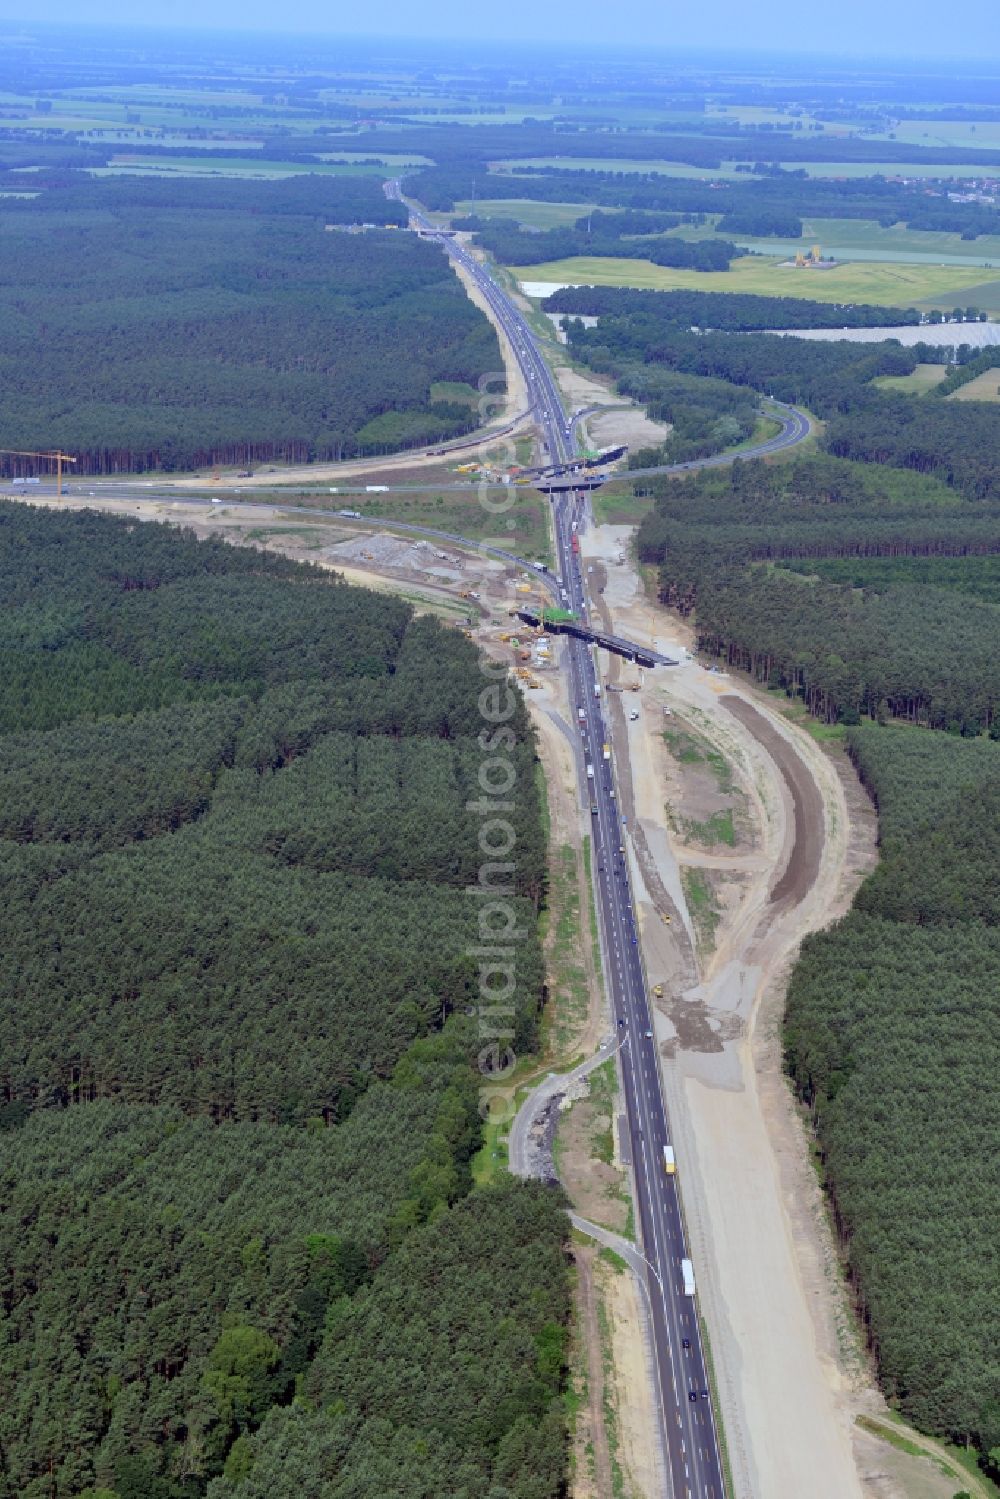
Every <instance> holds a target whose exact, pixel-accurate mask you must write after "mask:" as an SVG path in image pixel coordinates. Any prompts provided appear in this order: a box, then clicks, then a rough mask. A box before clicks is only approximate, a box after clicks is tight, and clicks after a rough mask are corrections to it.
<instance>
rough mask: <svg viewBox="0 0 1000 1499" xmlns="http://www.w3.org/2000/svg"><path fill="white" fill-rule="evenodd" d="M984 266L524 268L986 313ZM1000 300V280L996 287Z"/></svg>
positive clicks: (597, 260)
mask: <svg viewBox="0 0 1000 1499" xmlns="http://www.w3.org/2000/svg"><path fill="white" fill-rule="evenodd" d="M981 277H982V270H981V268H980V267H978V266H954V265H948V266H933V265H893V264H890V263H887V262H882V261H864V262H862V261H852V262H849V263H847V264H845V265H841V266H836V267H835V268H834V269H832V270H829V271H796V270H794V269H792V268H791V267H787V266H782V265H781V264H780V263H779V262H778V261H777V260H765V259H764V258H763V257H761V256H746V257H744V258H743V259H740V260H735V261H733V265H732V268H731V270H728V271H687V270H674V269H672V268H671V267H670V266H659V265H653V263H652V262H651V261H649V260H618V259H614V258H612V257H607V258H605V257H601V256H595V255H591V256H586V255H577V256H573V257H571V258H570V259H568V260H551V261H549V262H548V263H547V264H542V265H522V266H518V267H517V278H518V280H519V281H521V282H550V283H554V284H559V285H564V286H565V285H577V286H636V287H643V288H647V289H651V290H654V291H735V292H751V293H755V294H757V295H758V296H765V297H775V296H785V297H805V298H807V299H810V298H811V299H813V300H815V301H817V302H872V303H875V304H884V305H886V306H889V307H910V306H912V305H913V304H914V303H915V302H917V301H921V300H924V301H934V302H935V303H940V302H942V301H947V300H948V299H949V298H953V297H957V296H959V295H960V296H961V299H962V301H963V303H968V304H969V305H975V306H978V307H986V306H987V303H986V301H985V300H984V297H983V294H982V292H981V291H979V294H978V295H973V294H972V293H971V292H970V291H969V288H970V287H972V286H975V287H976V288H977V291H978V289H979V288H980V287H981V285H982V283H981V281H980V278H981ZM992 285H993V286H994V287H995V289H996V296H997V299H998V302H1000V276H998V279H997V280H996V281H995V282H994V283H992Z"/></svg>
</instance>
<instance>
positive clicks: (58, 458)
mask: <svg viewBox="0 0 1000 1499" xmlns="http://www.w3.org/2000/svg"><path fill="white" fill-rule="evenodd" d="M0 454H6V455H7V456H8V457H10V458H48V459H49V460H50V461H54V462H55V466H56V494H62V492H63V487H62V466H63V464H64V463H76V461H77V460H76V459H75V458H73V457H71V455H70V454H69V453H64V452H63V451H62V449H61V448H56V449H55V451H54V452H52V453H32V452H31V451H30V450H28V449H25V448H0Z"/></svg>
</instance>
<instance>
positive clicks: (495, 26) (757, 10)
mask: <svg viewBox="0 0 1000 1499" xmlns="http://www.w3.org/2000/svg"><path fill="white" fill-rule="evenodd" d="M20 19H24V20H25V21H26V22H28V24H30V22H31V21H36V22H37V21H69V22H77V23H80V22H95V23H100V22H113V23H119V22H123V23H128V24H132V25H134V24H136V23H139V22H141V23H143V24H148V25H164V26H183V27H188V26H199V27H202V26H208V27H216V28H219V29H225V30H230V29H232V30H246V29H253V30H269V31H285V32H288V31H307V32H325V33H328V34H334V35H337V34H339V35H348V34H350V35H365V36H386V35H395V36H401V37H410V36H424V37H428V38H438V37H454V38H456V39H461V38H468V39H470V40H473V39H474V40H483V39H488V38H493V37H509V38H512V39H513V38H519V39H523V40H529V41H530V40H537V41H563V42H565V43H566V44H567V45H568V46H570V47H571V48H572V46H573V44H574V43H580V42H582V43H584V44H589V45H594V44H601V43H605V44H607V43H612V44H615V45H618V46H630V45H634V46H640V47H641V46H650V45H653V46H658V47H659V46H666V47H669V46H670V45H671V44H674V45H676V46H681V47H708V48H711V47H719V46H721V47H725V48H726V49H727V50H728V49H734V48H753V49H754V50H761V49H765V50H772V51H778V50H780V51H790V52H823V51H835V52H836V53H838V54H839V55H844V54H845V53H852V54H854V55H868V56H872V55H875V56H880V57H888V58H893V57H896V58H912V57H928V58H932V59H938V60H941V59H943V58H947V57H958V56H966V57H969V58H979V59H985V58H990V59H995V58H996V57H997V56H998V55H1000V6H998V4H997V0H949V3H948V4H947V5H943V4H941V3H940V0H785V3H784V4H776V5H772V6H767V7H765V6H760V5H753V4H748V3H747V0H706V3H702V4H691V3H690V0H613V3H609V0H503V3H502V4H500V5H490V4H487V3H484V0H421V3H419V4H415V3H412V0H411V3H407V0H365V3H363V4H360V5H349V4H345V3H344V0H280V3H279V0H145V3H143V4H141V5H137V4H136V3H135V0H0V20H2V21H8V20H20Z"/></svg>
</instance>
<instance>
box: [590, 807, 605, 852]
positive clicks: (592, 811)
mask: <svg viewBox="0 0 1000 1499" xmlns="http://www.w3.org/2000/svg"><path fill="white" fill-rule="evenodd" d="M590 815H591V817H596V816H597V803H596V802H591V804H590ZM601 868H602V869H603V868H604V865H603V864H602V865H601Z"/></svg>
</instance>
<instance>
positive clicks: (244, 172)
mask: <svg viewBox="0 0 1000 1499" xmlns="http://www.w3.org/2000/svg"><path fill="white" fill-rule="evenodd" d="M393 171H394V168H392V167H388V166H381V167H380V166H361V165H350V166H332V165H329V164H328V163H325V162H316V163H307V162H300V161H262V160H261V159H260V158H259V157H258V156H253V157H252V158H251V159H250V160H248V161H244V160H243V159H242V158H241V157H233V156H206V155H204V154H202V153H199V154H198V155H197V156H180V155H178V156H141V155H139V154H134V155H133V153H132V152H128V153H126V152H122V153H121V154H120V155H118V156H115V157H114V158H113V159H112V161H111V164H110V166H106V167H91V168H90V173H91V176H93V177H242V178H244V179H246V178H255V179H257V180H259V181H262V182H265V181H266V182H272V181H273V182H278V181H280V180H281V179H282V178H283V177H302V176H305V175H306V174H308V173H312V174H314V175H317V176H321V177H372V176H375V177H388V176H391V175H392V172H393Z"/></svg>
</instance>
